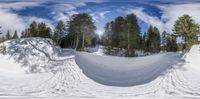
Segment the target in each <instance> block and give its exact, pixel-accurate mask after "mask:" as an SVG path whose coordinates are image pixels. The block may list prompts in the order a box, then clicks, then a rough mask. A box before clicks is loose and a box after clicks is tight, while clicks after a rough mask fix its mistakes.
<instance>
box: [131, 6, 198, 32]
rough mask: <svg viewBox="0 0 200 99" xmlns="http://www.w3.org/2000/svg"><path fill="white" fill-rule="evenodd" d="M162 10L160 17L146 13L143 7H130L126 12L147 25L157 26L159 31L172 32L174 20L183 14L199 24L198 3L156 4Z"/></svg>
mask: <svg viewBox="0 0 200 99" xmlns="http://www.w3.org/2000/svg"><path fill="white" fill-rule="evenodd" d="M158 7H159V8H160V9H161V11H162V13H163V14H162V16H161V19H160V18H158V17H157V16H151V15H148V14H147V13H145V12H144V11H143V8H137V9H130V10H128V12H127V13H135V14H136V15H137V17H138V18H139V19H141V20H143V21H144V22H145V23H147V24H149V25H153V26H156V27H158V28H159V30H160V31H161V33H162V31H164V30H165V31H167V32H169V33H173V31H172V29H173V26H174V23H175V21H176V20H177V19H178V17H180V16H182V15H183V14H188V15H190V16H192V18H193V19H194V20H195V22H197V23H199V24H200V15H199V13H200V4H199V3H197V4H171V5H162V6H158Z"/></svg>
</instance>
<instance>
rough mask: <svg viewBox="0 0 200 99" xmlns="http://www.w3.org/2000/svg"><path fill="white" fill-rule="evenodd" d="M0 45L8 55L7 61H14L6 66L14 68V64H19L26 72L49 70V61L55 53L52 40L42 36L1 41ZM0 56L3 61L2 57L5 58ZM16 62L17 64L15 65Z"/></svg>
mask: <svg viewBox="0 0 200 99" xmlns="http://www.w3.org/2000/svg"><path fill="white" fill-rule="evenodd" d="M1 46H5V47H6V52H7V57H8V55H9V56H10V59H9V60H7V61H10V62H9V63H15V64H13V65H12V64H8V67H9V68H10V67H13V68H15V66H19V65H21V67H23V69H25V71H26V72H27V73H37V72H45V71H49V61H50V60H52V59H53V57H55V56H56V53H57V51H56V49H55V48H54V47H53V43H52V41H51V40H49V39H43V38H23V39H13V40H9V41H6V42H4V43H2V44H1ZM1 57H2V58H1V59H0V61H4V60H2V59H5V58H4V57H3V56H1ZM5 57H6V56H5ZM13 60H14V61H15V62H13ZM16 63H19V64H17V65H16ZM4 64H5V63H4ZM5 65H6V64H5ZM1 66H2V65H1Z"/></svg>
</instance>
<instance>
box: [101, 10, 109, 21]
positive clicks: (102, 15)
mask: <svg viewBox="0 0 200 99" xmlns="http://www.w3.org/2000/svg"><path fill="white" fill-rule="evenodd" d="M109 12H110V11H103V12H100V13H99V15H100V17H101V18H102V19H104V18H105V15H106V14H108V13H109Z"/></svg>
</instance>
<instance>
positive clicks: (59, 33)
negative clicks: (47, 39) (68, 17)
mask: <svg viewBox="0 0 200 99" xmlns="http://www.w3.org/2000/svg"><path fill="white" fill-rule="evenodd" d="M66 34H67V29H66V26H65V24H64V22H63V21H59V22H58V24H57V26H56V28H55V30H54V34H53V37H52V39H53V40H54V42H55V43H56V44H57V45H59V44H60V43H61V41H62V40H63V39H64V37H65V36H66Z"/></svg>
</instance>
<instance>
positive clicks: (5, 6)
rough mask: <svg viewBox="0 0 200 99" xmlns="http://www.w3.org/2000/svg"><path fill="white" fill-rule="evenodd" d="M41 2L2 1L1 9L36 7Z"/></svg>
mask: <svg viewBox="0 0 200 99" xmlns="http://www.w3.org/2000/svg"><path fill="white" fill-rule="evenodd" d="M39 4H40V3H36V2H12V3H0V9H7V10H11V9H14V10H22V9H25V8H27V7H34V6H38V5H39Z"/></svg>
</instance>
